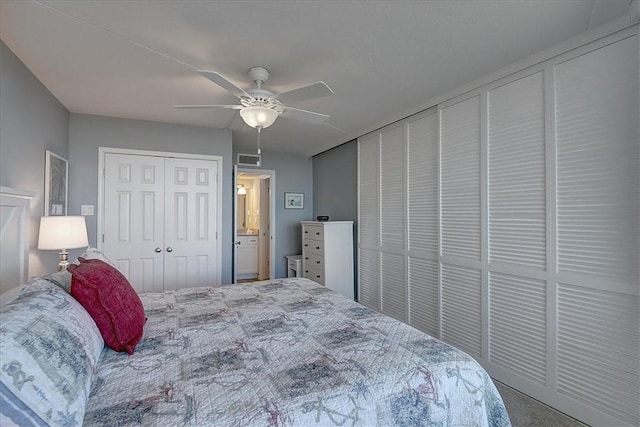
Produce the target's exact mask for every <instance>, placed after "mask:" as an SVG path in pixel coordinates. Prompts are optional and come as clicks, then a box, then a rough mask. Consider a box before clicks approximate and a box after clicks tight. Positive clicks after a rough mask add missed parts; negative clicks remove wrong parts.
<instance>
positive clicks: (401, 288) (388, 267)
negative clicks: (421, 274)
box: [380, 252, 407, 322]
mask: <svg viewBox="0 0 640 427" xmlns="http://www.w3.org/2000/svg"><path fill="white" fill-rule="evenodd" d="M406 284H407V280H406V277H405V257H404V255H397V254H389V253H385V252H382V253H380V289H381V292H382V307H381V311H382V312H383V313H384V314H386V315H387V316H391V317H393V318H395V319H398V320H402V321H403V322H406V321H407V291H406V286H407V285H406Z"/></svg>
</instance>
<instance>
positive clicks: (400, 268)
mask: <svg viewBox="0 0 640 427" xmlns="http://www.w3.org/2000/svg"><path fill="white" fill-rule="evenodd" d="M405 151H406V143H405V126H404V125H400V126H396V127H392V128H390V129H388V130H386V131H383V132H382V134H381V135H380V159H381V160H382V161H381V165H382V166H381V168H380V292H381V295H380V296H381V308H382V310H383V311H384V313H386V314H387V315H389V316H392V317H394V318H396V319H400V320H403V321H406V320H407V280H406V268H405V245H406V243H405V242H406V225H405V217H406V214H405V209H406V208H405V206H406V200H405V194H406V187H405V173H406V155H405Z"/></svg>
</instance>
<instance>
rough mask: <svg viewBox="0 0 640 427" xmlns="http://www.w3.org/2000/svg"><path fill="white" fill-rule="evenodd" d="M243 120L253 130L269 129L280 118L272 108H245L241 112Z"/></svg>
mask: <svg viewBox="0 0 640 427" xmlns="http://www.w3.org/2000/svg"><path fill="white" fill-rule="evenodd" d="M240 116H241V117H242V120H244V122H245V123H246V124H248V125H249V126H251V127H252V128H256V127H261V128H262V129H264V128H268V127H269V126H271V125H272V124H273V122H275V121H276V119H277V118H278V112H277V111H276V110H272V109H270V108H266V107H261V106H259V105H258V106H255V107H244V108H243V109H241V110H240Z"/></svg>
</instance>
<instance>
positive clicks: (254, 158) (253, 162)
mask: <svg viewBox="0 0 640 427" xmlns="http://www.w3.org/2000/svg"><path fill="white" fill-rule="evenodd" d="M260 157H261V156H260V154H242V153H238V161H237V164H238V165H241V166H260Z"/></svg>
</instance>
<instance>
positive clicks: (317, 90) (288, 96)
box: [276, 82, 333, 105]
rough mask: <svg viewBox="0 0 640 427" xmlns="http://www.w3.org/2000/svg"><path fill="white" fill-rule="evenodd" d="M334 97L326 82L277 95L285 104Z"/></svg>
mask: <svg viewBox="0 0 640 427" xmlns="http://www.w3.org/2000/svg"><path fill="white" fill-rule="evenodd" d="M327 95H333V91H332V90H331V88H330V87H329V86H327V84H326V83H325V82H315V83H311V84H310V85H307V86H302V87H299V88H297V89H292V90H289V91H287V92H282V93H280V94H278V95H276V98H278V100H279V101H280V102H282V103H283V104H287V105H289V104H295V103H296V102H301V101H307V100H309V99H315V98H320V97H323V96H327Z"/></svg>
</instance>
